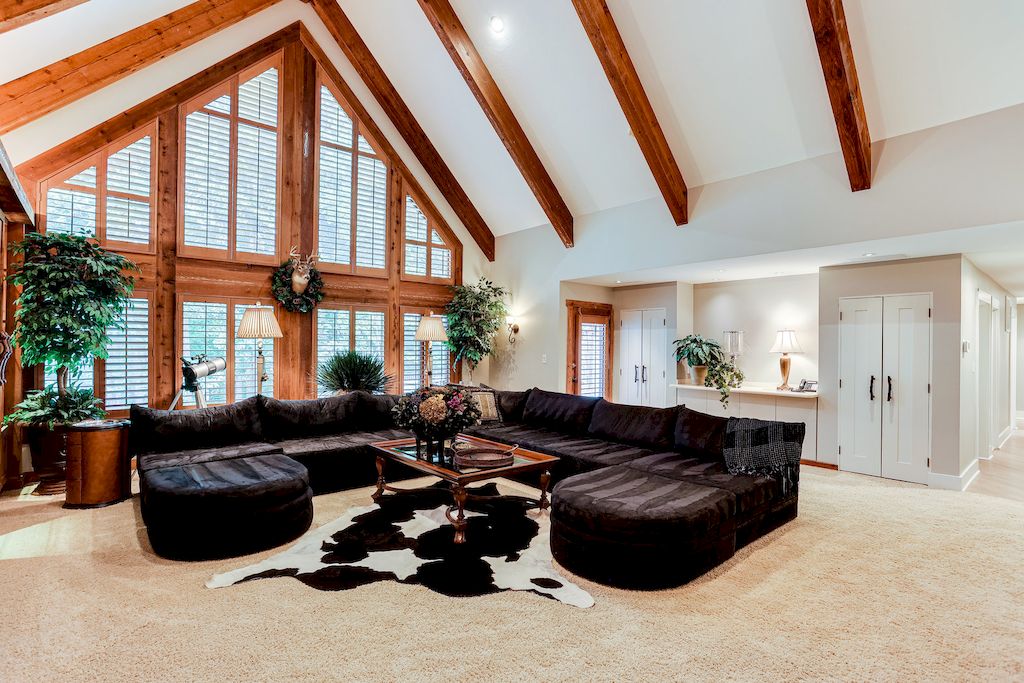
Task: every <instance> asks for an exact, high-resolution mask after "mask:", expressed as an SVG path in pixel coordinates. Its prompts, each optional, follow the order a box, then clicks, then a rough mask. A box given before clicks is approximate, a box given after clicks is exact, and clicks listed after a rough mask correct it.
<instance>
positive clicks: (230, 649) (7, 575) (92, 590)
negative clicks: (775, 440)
mask: <svg viewBox="0 0 1024 683" xmlns="http://www.w3.org/2000/svg"><path fill="white" fill-rule="evenodd" d="M367 498H368V492H367V491H365V490H364V491H349V492H345V493H340V494H334V495H330V496H320V497H318V498H317V499H316V502H315V505H316V519H315V521H314V524H322V523H325V522H327V521H329V520H331V519H333V518H335V517H337V516H338V515H340V514H341V513H342V511H343V510H344V509H345V508H346V507H348V506H349V505H352V504H364V503H365V502H366V501H367ZM270 552H271V551H268V553H264V554H263V555H264V556H265V555H268V554H270ZM256 557H259V556H253V557H252V558H244V559H243V560H241V561H240V560H238V559H235V560H225V561H219V562H206V563H198V564H181V563H173V562H168V561H164V560H161V559H159V558H157V557H155V556H154V555H153V554H152V553H151V551H150V550H149V548H148V545H147V543H146V540H145V532H144V530H143V529H142V528H141V525H140V521H139V516H138V505H137V502H136V501H133V502H130V503H122V504H119V505H116V506H113V507H110V508H106V509H101V510H94V511H74V512H70V511H64V510H61V509H60V507H59V501H47V500H41V499H39V498H34V497H31V496H21V497H18V496H5V497H4V498H2V499H0V595H2V606H0V666H2V669H0V679H3V680H9V681H29V680H63V681H71V680H75V681H78V680H81V681H106V680H133V681H134V680H159V681H169V680H252V681H261V680H318V681H319V680H353V681H355V680H358V681H373V680H382V681H383V680H407V681H433V680H438V681H441V680H444V681H453V680H471V679H472V680H501V681H508V680H540V681H554V680H585V681H604V680H607V681H623V680H657V681H669V680H688V681H693V680H723V679H725V680H822V679H826V680H858V681H863V680H893V681H897V680H898V681H908V680H942V681H952V680H956V681H960V680H989V681H992V680H1014V679H1016V680H1024V646H1022V643H1024V504H1022V503H1019V502H1014V501H1008V500H1003V499H1000V498H994V497H989V496H984V495H978V494H972V493H962V494H960V493H952V492H945V491H935V490H928V489H925V488H922V487H914V486H904V485H895V484H889V483H885V482H882V481H881V480H875V479H870V478H866V477H858V476H856V475H848V474H837V473H834V472H828V471H824V470H819V469H811V468H804V471H803V480H802V481H801V496H800V517H799V519H797V520H796V521H795V522H792V523H790V524H789V525H787V526H786V527H785V528H783V529H781V530H779V531H777V532H775V533H774V534H771V535H770V536H768V537H767V538H764V539H761V540H760V541H758V542H757V543H755V544H754V545H753V546H751V547H748V548H746V549H744V550H742V551H741V552H739V553H738V554H737V555H736V557H735V558H734V559H733V560H731V561H730V562H728V563H727V564H726V565H724V566H722V567H720V568H719V569H717V570H716V571H714V572H713V573H712V574H709V575H707V576H705V577H702V578H701V579H699V580H697V581H695V582H693V583H691V584H689V585H688V586H685V587H683V588H679V589H675V590H670V591H663V592H657V593H633V592H626V591H620V590H613V589H609V588H605V587H602V586H598V585H595V584H592V583H589V582H587V581H584V580H580V585H581V586H582V587H583V588H585V589H586V590H588V591H590V592H591V593H592V595H593V596H594V599H595V600H596V601H597V604H596V606H594V607H593V608H591V609H588V610H580V609H576V608H573V607H567V606H565V605H561V604H559V603H557V602H554V601H552V600H548V599H545V598H542V597H539V596H536V595H532V594H527V593H513V592H508V593H501V594H498V595H493V596H486V597H480V598H468V599H452V598H445V597H443V596H440V595H438V594H435V593H432V592H430V591H428V590H425V589H423V588H420V587H416V586H405V585H400V584H396V583H392V582H382V583H375V584H371V585H369V586H365V587H362V588H359V589H356V590H353V591H346V592H338V593H328V592H321V591H317V590H313V589H310V588H307V587H305V586H303V585H302V584H301V583H299V582H298V581H294V580H289V579H274V580H263V581H254V582H251V583H247V584H244V585H239V586H235V587H232V588H229V589H223V590H209V589H206V588H204V587H203V582H204V581H206V579H208V578H209V577H210V576H211V575H212V574H214V573H216V572H221V571H225V570H227V569H231V568H233V567H237V566H240V564H245V563H246V562H247V561H251V560H252V559H255V558H256Z"/></svg>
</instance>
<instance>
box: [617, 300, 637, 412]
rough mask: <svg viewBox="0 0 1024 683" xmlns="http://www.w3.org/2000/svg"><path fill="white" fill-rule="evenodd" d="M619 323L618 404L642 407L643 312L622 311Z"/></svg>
mask: <svg viewBox="0 0 1024 683" xmlns="http://www.w3.org/2000/svg"><path fill="white" fill-rule="evenodd" d="M619 322H620V325H619V332H620V335H619V348H620V349H621V351H620V352H619V388H618V393H619V403H627V404H630V405H637V406H638V405H643V401H642V397H641V395H640V387H641V384H640V366H641V365H642V364H643V348H642V342H643V311H622V313H621V314H620V318H619Z"/></svg>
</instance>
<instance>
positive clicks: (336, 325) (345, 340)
mask: <svg viewBox="0 0 1024 683" xmlns="http://www.w3.org/2000/svg"><path fill="white" fill-rule="evenodd" d="M350 319H351V313H350V312H349V310H348V309H346V308H343V309H330V308H317V309H316V365H317V368H319V367H320V365H321V364H323V363H325V362H327V361H328V360H329V359H330V358H331V357H333V356H334V355H335V354H338V353H344V352H345V351H348V350H349V348H350V344H349V340H350V338H351V337H350V334H351V327H350ZM318 391H319V395H320V396H326V395H327V393H328V392H327V391H326V390H324V389H323V388H322V387H321V388H319V389H318Z"/></svg>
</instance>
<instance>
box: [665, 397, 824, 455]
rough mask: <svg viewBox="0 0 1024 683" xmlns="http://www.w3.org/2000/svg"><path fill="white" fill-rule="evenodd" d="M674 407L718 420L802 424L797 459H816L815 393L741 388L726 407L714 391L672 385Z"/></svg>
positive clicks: (816, 415)
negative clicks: (681, 407)
mask: <svg viewBox="0 0 1024 683" xmlns="http://www.w3.org/2000/svg"><path fill="white" fill-rule="evenodd" d="M670 386H671V387H672V388H673V389H675V390H676V405H685V406H686V407H687V408H689V409H690V410H698V411H700V412H702V413H708V414H710V415H720V416H722V417H754V418H758V419H760V420H779V421H781V422H803V423H804V424H805V425H807V432H806V434H805V435H804V447H803V451H802V452H801V458H802V459H804V460H813V461H816V460H817V459H818V394H817V392H813V391H812V392H794V391H779V390H778V389H776V388H775V387H773V386H767V385H759V384H745V385H744V386H742V387H740V388H739V389H733V390H732V393H731V394H730V395H729V407H728V408H726V407H724V406H723V405H722V404H721V402H720V401H719V398H720V395H719V393H718V389H712V388H710V387H704V386H699V385H695V384H672V385H670Z"/></svg>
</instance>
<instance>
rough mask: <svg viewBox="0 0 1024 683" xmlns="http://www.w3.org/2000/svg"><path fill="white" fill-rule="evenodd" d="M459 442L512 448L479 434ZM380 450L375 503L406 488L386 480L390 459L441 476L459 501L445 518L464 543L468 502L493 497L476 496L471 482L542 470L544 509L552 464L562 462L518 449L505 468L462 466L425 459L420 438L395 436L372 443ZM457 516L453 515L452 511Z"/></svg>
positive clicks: (457, 541) (539, 503) (541, 490)
mask: <svg viewBox="0 0 1024 683" xmlns="http://www.w3.org/2000/svg"><path fill="white" fill-rule="evenodd" d="M458 440H459V441H468V442H470V443H472V444H473V445H475V446H484V447H495V448H508V447H509V445H508V444H502V443H497V442H496V441H488V440H487V439H480V438H478V437H475V436H464V435H459V436H458ZM372 446H373V448H374V449H375V450H376V451H377V490H376V491H375V492H374V494H373V500H374V502H377V501H378V500H380V498H381V496H383V495H384V492H385V491H396V492H397V491H402V490H403V489H398V488H394V487H393V486H390V485H389V484H388V483H387V482H386V481H385V479H384V465H385V464H386V463H387V461H388V460H392V461H394V462H399V463H402V464H403V465H407V466H409V467H411V468H413V469H414V470H417V471H418V472H422V473H423V474H429V475H433V476H435V477H440V478H441V479H442V480H444V481H446V482H448V484H449V485H450V486H451V490H452V496H453V497H454V498H455V504H454V505H452V506H451V507H449V508H448V509H447V510H446V511H445V517H447V518H448V521H449V522H451V523H452V526H454V527H455V542H456V543H463V542H465V540H466V515H465V508H466V501H467V500H469V499H470V498H487V497H489V496H474V495H472V494H470V493H469V492H468V491H467V490H466V485H467V484H472V483H473V482H477V481H483V480H485V479H496V478H498V477H506V476H509V475H514V474H523V473H525V472H536V471H540V472H541V475H540V498H539V499H538V500H537V501H536V504H537V507H539V508H540V509H541V510H544V509H546V508H547V507H548V505H549V503H548V485H549V484H550V483H551V467H552V466H553V465H554V464H555V463H556V462H558V458H556V457H555V456H553V455H545V454H544V453H537V452H536V451H530V450H527V449H525V448H517V449H516V451H515V460H514V462H513V463H512V464H511V465H508V466H505V467H488V468H479V467H459V466H457V465H455V464H454V463H453V462H451V460H446V461H445V462H444V463H439V462H434V461H431V460H424V459H422V458H418V457H416V439H413V438H409V439H395V440H393V441H381V442H378V443H375V444H372ZM453 511H454V512H455V513H456V514H455V516H454V517H453V516H452V512H453Z"/></svg>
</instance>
